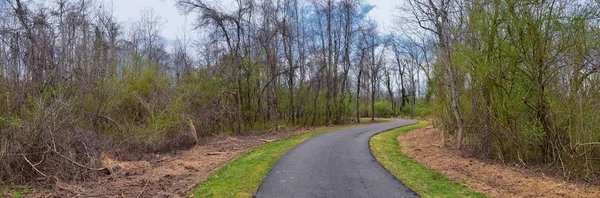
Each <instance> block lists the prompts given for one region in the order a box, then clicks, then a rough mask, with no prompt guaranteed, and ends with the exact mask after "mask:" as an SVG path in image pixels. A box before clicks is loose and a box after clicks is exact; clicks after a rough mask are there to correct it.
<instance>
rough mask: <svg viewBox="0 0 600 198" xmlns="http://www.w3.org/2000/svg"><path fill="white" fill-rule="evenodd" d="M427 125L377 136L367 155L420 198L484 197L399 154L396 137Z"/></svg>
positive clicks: (407, 127) (422, 123)
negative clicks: (371, 155) (373, 157)
mask: <svg viewBox="0 0 600 198" xmlns="http://www.w3.org/2000/svg"><path fill="white" fill-rule="evenodd" d="M427 125H429V123H428V122H419V123H418V124H415V125H410V126H405V127H401V128H397V129H394V130H390V131H387V132H383V133H380V134H378V135H376V136H374V137H373V138H371V140H370V141H369V145H370V147H371V152H372V153H373V155H374V156H375V158H376V159H377V161H379V163H381V164H382V165H383V166H384V167H385V168H386V169H387V170H388V171H390V172H391V173H392V174H393V175H394V176H395V177H396V178H397V179H398V180H400V181H402V183H404V184H405V185H406V186H408V187H409V188H410V189H412V190H413V191H415V192H416V193H417V194H419V196H421V197H486V196H485V195H483V194H480V193H476V192H473V191H470V190H469V189H467V188H466V187H465V186H464V185H461V184H460V183H457V182H454V181H452V180H450V179H448V178H447V177H445V176H443V175H441V174H440V173H437V172H435V171H433V170H431V169H428V168H427V167H425V166H424V165H422V164H419V163H417V162H415V161H413V160H412V159H411V158H410V157H408V156H406V155H404V154H402V153H401V152H400V148H401V147H402V145H400V144H399V143H398V136H399V135H400V134H403V133H406V132H408V131H411V130H414V129H419V128H423V127H425V126H427Z"/></svg>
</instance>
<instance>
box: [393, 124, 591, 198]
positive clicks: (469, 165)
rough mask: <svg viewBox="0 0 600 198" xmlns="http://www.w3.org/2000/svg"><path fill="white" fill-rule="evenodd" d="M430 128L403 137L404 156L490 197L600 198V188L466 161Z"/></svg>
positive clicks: (498, 164) (505, 167) (498, 165)
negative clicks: (445, 145)
mask: <svg viewBox="0 0 600 198" xmlns="http://www.w3.org/2000/svg"><path fill="white" fill-rule="evenodd" d="M441 135H442V133H441V132H440V131H439V130H437V129H435V128H432V127H431V126H429V127H427V128H424V129H419V130H414V131H410V132H408V133H406V134H403V135H400V136H399V137H398V141H399V142H400V144H401V145H402V146H403V148H402V152H403V153H405V154H407V155H408V156H410V157H411V158H413V159H414V160H416V161H418V162H419V163H422V164H425V165H426V166H427V167H429V168H431V169H434V170H436V171H438V172H440V173H442V174H443V175H445V176H447V177H449V178H451V179H452V180H455V181H459V182H464V183H465V184H466V185H467V186H468V187H469V188H470V189H472V190H474V191H477V192H480V193H483V194H486V195H488V196H491V197H600V186H598V185H591V184H586V183H577V182H570V181H565V180H562V179H560V178H554V177H550V176H547V175H544V174H543V173H541V172H536V171H533V170H530V169H525V168H519V167H514V166H507V165H503V164H500V163H495V162H494V163H493V162H490V161H481V160H477V159H475V158H469V157H464V156H463V155H461V154H460V152H458V151H457V150H455V149H448V148H447V147H444V148H442V146H441V140H442V138H441Z"/></svg>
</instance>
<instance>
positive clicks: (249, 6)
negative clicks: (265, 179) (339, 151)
mask: <svg viewBox="0 0 600 198" xmlns="http://www.w3.org/2000/svg"><path fill="white" fill-rule="evenodd" d="M174 3H175V4H176V6H177V8H178V9H179V10H180V11H181V12H182V14H187V15H188V16H189V17H192V18H193V19H194V27H193V28H194V31H184V32H183V33H182V34H180V35H179V36H178V38H177V39H175V40H173V41H169V40H167V39H165V38H164V37H163V36H162V35H161V33H160V32H161V30H162V29H163V28H164V25H165V23H166V20H165V19H164V18H162V17H161V16H160V14H159V13H157V12H156V11H153V10H151V9H144V10H143V11H142V12H141V13H140V16H141V18H140V20H138V21H134V22H129V23H123V22H120V21H118V20H117V19H116V17H115V16H114V14H113V13H112V12H111V11H110V10H111V9H112V8H110V7H108V8H107V7H105V5H104V4H102V3H101V2H96V1H91V0H53V1H35V0H31V1H24V0H3V2H2V4H0V9H1V12H0V41H1V42H0V61H1V62H2V65H1V67H0V181H1V183H23V182H27V181H32V179H36V178H45V179H48V180H50V181H55V182H56V181H58V180H73V179H85V178H90V177H92V176H94V175H97V174H101V173H103V172H104V171H105V169H103V168H102V163H101V156H102V155H105V154H110V155H113V156H115V157H117V158H120V159H133V158H136V157H139V156H140V155H138V154H140V153H149V152H168V151H171V150H174V149H181V148H185V147H189V146H192V145H194V144H197V143H199V142H201V141H202V139H204V138H207V137H211V136H215V135H218V134H235V135H247V134H252V133H254V132H258V131H268V130H272V131H276V130H279V129H280V128H282V127H294V126H319V125H329V124H342V123H346V122H360V118H361V117H366V116H369V117H371V118H372V119H373V118H375V117H376V116H377V117H379V116H394V115H398V114H400V113H403V112H404V113H412V115H415V111H414V107H415V103H416V100H417V98H418V97H420V95H425V93H426V90H427V88H426V85H425V83H423V82H421V81H424V80H423V79H419V75H418V74H420V73H423V72H422V71H425V70H424V69H426V68H429V66H428V65H431V64H429V61H430V60H432V57H427V55H424V54H423V52H425V54H432V53H430V52H428V51H423V50H422V48H420V47H419V45H415V44H414V43H412V42H408V41H407V40H406V39H402V36H399V35H394V34H386V33H383V32H381V31H380V28H378V27H377V25H376V23H375V22H374V21H372V20H371V19H369V18H368V17H367V13H368V12H369V11H370V10H371V9H372V8H373V7H372V6H370V5H369V4H367V3H365V2H364V1H362V0H327V1H298V0H281V1H273V0H237V1H234V2H233V3H232V4H231V5H227V7H225V6H223V5H220V4H219V3H218V2H214V1H204V0H177V1H174ZM103 6H104V7H103ZM410 107H412V110H411V108H410Z"/></svg>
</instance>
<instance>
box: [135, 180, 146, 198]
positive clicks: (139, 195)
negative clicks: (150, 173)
mask: <svg viewBox="0 0 600 198" xmlns="http://www.w3.org/2000/svg"><path fill="white" fill-rule="evenodd" d="M146 187H148V180H146V183H145V184H144V188H142V191H141V192H140V194H138V196H137V198H140V197H142V194H144V191H146Z"/></svg>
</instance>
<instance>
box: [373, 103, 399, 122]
mask: <svg viewBox="0 0 600 198" xmlns="http://www.w3.org/2000/svg"><path fill="white" fill-rule="evenodd" d="M395 115H396V112H394V110H393V108H392V103H391V102H389V101H387V100H383V101H377V102H375V116H376V117H384V118H389V117H392V116H395Z"/></svg>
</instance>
